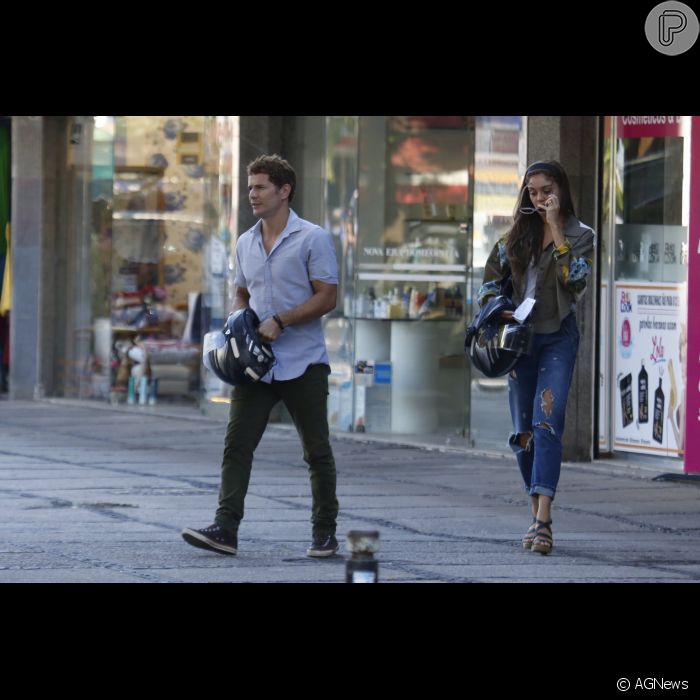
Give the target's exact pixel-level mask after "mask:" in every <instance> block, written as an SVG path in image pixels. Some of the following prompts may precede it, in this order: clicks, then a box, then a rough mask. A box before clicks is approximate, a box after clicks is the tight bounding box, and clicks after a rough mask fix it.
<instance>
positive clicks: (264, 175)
mask: <svg viewBox="0 0 700 700" xmlns="http://www.w3.org/2000/svg"><path fill="white" fill-rule="evenodd" d="M295 187H296V174H295V172H294V169H293V168H292V166H291V165H290V164H289V163H288V162H287V161H286V160H284V159H283V158H280V157H279V156H278V155H271V156H268V155H264V156H260V157H259V158H256V159H255V160H254V161H253V162H252V163H250V164H249V165H248V193H249V195H248V196H249V200H250V204H251V206H252V208H253V213H254V214H255V215H256V216H258V217H260V220H259V221H258V222H257V223H256V224H255V226H253V228H251V229H249V230H248V231H246V232H245V233H244V234H243V235H242V236H241V237H240V238H239V240H238V244H237V246H236V275H235V285H236V291H235V298H234V304H233V311H234V312H235V311H237V310H238V309H242V308H245V307H247V306H249V307H250V308H252V309H253V310H254V311H255V312H256V313H257V315H258V317H259V318H260V319H261V322H260V326H259V327H258V335H259V337H260V339H261V340H262V341H263V342H268V343H272V344H273V345H272V347H273V350H274V353H275V357H276V360H277V362H276V364H275V365H274V366H273V367H272V369H271V370H270V371H269V372H268V373H267V374H266V375H264V376H263V377H262V379H261V380H260V381H259V382H255V383H254V384H247V385H244V386H235V387H233V390H232V392H231V408H230V412H229V421H228V427H227V429H226V438H225V441H224V455H223V461H222V465H221V487H220V490H219V507H218V509H217V511H216V516H215V519H214V524H213V525H210V526H209V527H207V528H204V529H202V530H195V529H192V528H185V529H184V530H183V531H182V536H183V538H184V540H185V541H186V542H187V543H188V544H191V545H193V546H195V547H201V548H203V549H209V550H213V551H215V552H220V553H222V554H236V552H237V551H238V527H239V524H240V522H241V520H242V518H243V503H244V499H245V495H246V492H247V490H248V483H249V481H250V472H251V468H252V464H253V453H254V452H255V449H256V447H257V446H258V443H259V442H260V439H261V438H262V435H263V433H264V432H265V428H266V427H267V423H268V420H269V416H270V411H271V410H272V408H273V406H274V405H275V404H276V403H277V402H278V401H280V400H281V401H283V402H284V405H285V406H286V407H287V410H288V411H289V414H290V415H291V417H292V420H293V421H294V425H295V426H296V429H297V432H298V433H299V436H300V438H301V442H302V446H303V449H304V460H305V461H306V463H307V464H308V465H309V476H310V480H311V495H312V513H311V523H312V542H311V545H310V546H309V548H308V549H307V550H306V553H307V555H308V556H310V557H327V556H331V555H332V554H335V552H336V551H337V550H338V542H337V540H336V537H335V529H336V517H337V515H338V500H337V498H336V472H335V460H334V458H333V451H332V449H331V445H330V440H329V431H328V417H327V412H326V411H327V408H326V402H327V396H328V375H329V374H330V366H329V360H328V354H327V352H326V344H325V339H324V336H323V327H322V325H321V317H322V316H323V315H324V314H326V313H328V312H330V311H332V310H333V309H334V308H335V305H336V291H337V285H338V271H337V263H336V258H335V249H334V246H333V241H332V239H331V237H330V235H329V234H328V233H327V232H326V231H324V230H323V229H322V228H320V227H319V226H317V225H315V224H312V223H310V222H309V221H305V220H304V219H301V218H300V217H299V216H297V214H296V213H295V212H294V211H293V210H292V209H291V208H290V206H289V205H290V203H291V201H292V198H293V197H294V190H295Z"/></svg>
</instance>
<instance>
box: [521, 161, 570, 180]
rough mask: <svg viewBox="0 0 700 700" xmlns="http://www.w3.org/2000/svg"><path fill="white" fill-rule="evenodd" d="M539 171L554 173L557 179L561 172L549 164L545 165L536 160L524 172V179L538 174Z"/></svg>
mask: <svg viewBox="0 0 700 700" xmlns="http://www.w3.org/2000/svg"><path fill="white" fill-rule="evenodd" d="M540 170H544V171H545V172H549V173H554V174H555V175H556V176H557V177H561V170H560V169H559V168H557V166H556V165H552V164H551V163H545V162H544V161H542V160H538V161H537V162H535V163H533V164H532V165H531V166H530V167H529V168H528V169H527V170H526V171H525V177H527V176H528V175H531V174H532V173H536V172H539V171H540Z"/></svg>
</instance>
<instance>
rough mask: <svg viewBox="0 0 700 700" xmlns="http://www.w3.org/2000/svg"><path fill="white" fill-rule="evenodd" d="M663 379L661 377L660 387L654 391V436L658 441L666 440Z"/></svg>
mask: <svg viewBox="0 0 700 700" xmlns="http://www.w3.org/2000/svg"><path fill="white" fill-rule="evenodd" d="M662 382H663V379H662V378H661V377H659V388H658V389H657V390H656V392H655V393H654V430H653V432H652V437H653V438H654V440H656V442H658V443H663V441H664V390H663V389H662V388H661V384H662Z"/></svg>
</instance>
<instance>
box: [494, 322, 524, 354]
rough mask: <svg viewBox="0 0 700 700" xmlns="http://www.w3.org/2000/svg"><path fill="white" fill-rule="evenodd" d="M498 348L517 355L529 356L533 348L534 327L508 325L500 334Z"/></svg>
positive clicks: (502, 328)
mask: <svg viewBox="0 0 700 700" xmlns="http://www.w3.org/2000/svg"><path fill="white" fill-rule="evenodd" d="M498 347H499V349H501V350H510V351H511V352H514V353H515V354H516V355H528V354H529V353H530V350H531V348H532V325H531V324H529V323H506V324H504V325H503V326H501V327H500V329H499V332H498Z"/></svg>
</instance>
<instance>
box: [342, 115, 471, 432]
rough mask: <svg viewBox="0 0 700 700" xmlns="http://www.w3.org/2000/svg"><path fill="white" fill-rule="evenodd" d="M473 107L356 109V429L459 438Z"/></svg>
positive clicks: (351, 310)
mask: <svg viewBox="0 0 700 700" xmlns="http://www.w3.org/2000/svg"><path fill="white" fill-rule="evenodd" d="M473 138H474V124H473V117H459V116H458V117H415V116H413V117H361V118H360V120H359V171H358V188H357V198H356V200H357V212H358V215H357V233H356V236H357V241H356V245H355V248H354V253H353V254H354V264H355V275H354V279H355V285H354V289H353V290H352V293H351V295H350V297H349V298H348V299H347V300H345V302H344V306H345V311H346V314H347V315H348V316H349V317H350V318H351V319H354V366H353V379H354V402H353V427H354V429H355V430H356V431H367V432H374V433H399V434H411V435H413V436H418V435H420V436H431V437H433V438H434V437H436V436H437V437H438V439H439V440H442V441H443V442H444V441H451V440H460V439H462V438H463V437H464V435H465V432H466V430H467V424H468V420H467V409H468V401H467V393H466V376H467V375H466V372H465V368H466V363H465V358H464V353H463V349H462V343H463V332H464V322H463V319H464V315H465V298H466V270H467V265H468V256H469V253H470V249H471V246H470V245H469V230H468V226H469V222H470V220H471V198H472V195H473V193H472V177H473V175H472V164H473Z"/></svg>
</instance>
